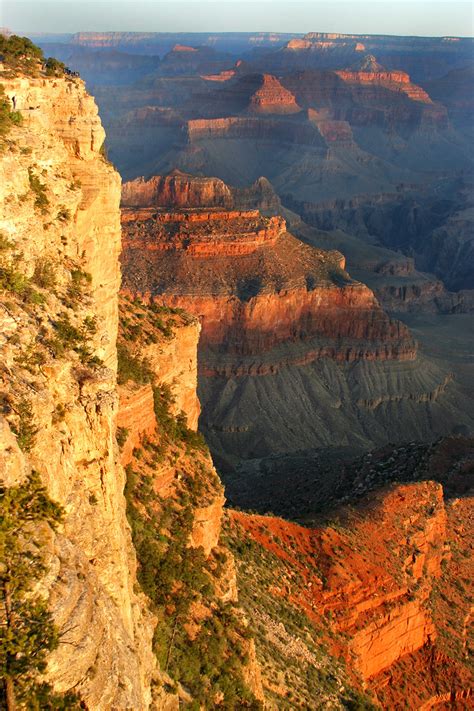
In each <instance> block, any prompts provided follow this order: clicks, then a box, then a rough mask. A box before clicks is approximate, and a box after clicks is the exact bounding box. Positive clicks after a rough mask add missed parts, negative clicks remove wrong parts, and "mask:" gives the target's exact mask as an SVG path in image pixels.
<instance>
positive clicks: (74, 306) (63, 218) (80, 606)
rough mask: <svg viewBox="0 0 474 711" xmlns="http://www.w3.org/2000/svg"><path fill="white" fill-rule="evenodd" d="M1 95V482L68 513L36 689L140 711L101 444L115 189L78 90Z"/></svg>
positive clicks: (146, 636) (117, 516)
mask: <svg viewBox="0 0 474 711" xmlns="http://www.w3.org/2000/svg"><path fill="white" fill-rule="evenodd" d="M3 82H4V87H5V93H6V95H7V96H8V97H9V98H10V99H12V98H13V97H15V105H16V109H17V110H18V111H19V112H20V114H21V116H22V122H21V124H20V125H19V126H17V127H13V128H12V129H11V131H10V132H9V134H8V136H7V137H6V138H5V139H4V150H3V153H2V155H1V159H0V171H1V184H2V188H1V190H2V203H1V205H2V206H1V213H0V227H1V229H2V235H3V237H4V238H5V239H6V240H7V246H6V248H5V246H4V249H3V252H2V267H3V269H6V270H7V272H6V273H11V274H12V275H14V274H17V275H18V274H21V275H22V276H21V277H19V276H17V279H20V280H21V279H23V282H21V281H20V282H18V281H17V282H14V283H13V282H9V284H10V285H8V284H7V285H6V287H5V286H4V291H3V292H2V306H1V320H2V328H1V331H2V334H3V335H2V343H1V349H2V357H1V360H2V375H1V379H2V383H1V384H2V393H3V395H2V402H3V408H2V409H3V411H2V433H3V434H2V440H3V441H2V446H3V447H7V449H9V450H10V452H11V453H12V455H13V456H14V457H15V461H16V463H17V464H16V466H14V467H11V466H8V465H7V466H5V462H3V463H2V464H3V466H2V472H1V476H2V479H3V481H4V482H5V483H6V484H7V485H11V484H14V483H17V482H18V481H20V480H21V479H22V477H23V476H24V475H25V473H26V472H28V471H30V470H31V469H35V470H36V471H37V472H38V473H39V474H40V477H41V480H42V482H43V483H44V484H45V485H46V487H47V489H48V492H49V494H50V496H51V497H52V498H53V499H55V500H56V501H58V502H59V503H60V504H61V505H62V506H63V507H64V509H65V512H66V513H65V519H64V523H63V524H62V525H61V526H60V528H59V529H58V531H57V533H56V534H55V535H54V536H52V538H51V541H50V545H49V547H48V551H47V570H48V573H47V576H46V578H45V579H44V581H43V583H42V590H43V593H44V594H45V595H46V596H47V598H48V600H49V605H50V608H51V611H52V614H53V617H54V621H55V623H56V624H57V625H58V628H59V632H60V635H61V636H60V640H61V641H60V644H59V647H58V649H57V650H56V651H55V652H53V654H52V655H51V658H50V660H49V665H48V680H50V681H51V683H52V684H53V685H54V687H55V689H56V690H58V691H66V690H71V689H73V688H74V690H75V691H76V692H77V693H79V694H80V696H81V698H83V699H84V701H85V702H86V703H87V705H88V706H90V707H92V708H96V709H109V708H112V707H115V708H130V707H133V708H137V709H139V708H146V707H147V706H148V704H149V702H150V683H151V677H152V675H153V673H154V671H153V670H154V667H155V661H154V659H153V655H152V653H151V637H152V634H153V627H154V624H153V619H152V617H151V615H150V613H149V612H148V611H147V604H146V602H145V600H144V597H143V595H141V594H140V593H138V592H136V590H135V585H136V579H135V570H136V560H135V553H134V550H133V547H132V543H131V538H130V531H129V527H128V523H127V519H126V515H125V500H124V497H123V493H122V492H123V486H124V482H125V479H124V473H123V470H122V469H121V467H120V466H119V465H118V462H117V448H116V443H115V420H116V416H117V409H118V399H117V393H116V368H117V352H116V345H115V342H116V334H117V323H118V308H117V307H118V288H119V283H120V269H119V262H118V255H119V251H120V222H119V211H118V206H119V199H120V179H119V176H118V174H117V173H116V172H115V170H114V169H113V168H112V166H111V165H109V164H108V163H107V161H106V160H104V158H103V157H102V155H101V147H102V144H103V141H104V137H105V134H104V131H103V129H102V126H101V124H100V120H99V118H98V115H97V107H96V106H95V104H94V101H93V99H92V98H91V97H90V96H89V95H88V94H87V93H86V92H85V89H84V84H83V82H82V81H81V80H79V79H76V78H74V79H70V78H67V77H53V78H46V77H44V76H41V74H40V75H39V76H37V77H36V78H34V77H29V76H28V77H27V76H17V77H15V78H11V79H4V80H3ZM12 278H13V276H12ZM15 283H16V284H17V286H16V287H15V286H14V284H15ZM19 283H23V284H24V287H23V288H21V287H20V286H18V284H19ZM35 294H36V296H35ZM25 418H26V419H25ZM27 420H28V422H29V423H30V425H31V431H30V437H29V439H28V440H27V441H26V442H25V440H24V439H23V440H22V439H21V438H20V439H19V441H18V444H19V445H20V447H22V448H23V449H22V451H20V449H19V448H18V444H17V443H16V442H15V439H14V438H13V436H12V434H11V432H12V431H13V432H16V433H17V434H18V433H20V434H21V432H22V431H23V429H24V427H25V422H26V421H27Z"/></svg>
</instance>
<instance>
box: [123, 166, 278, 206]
mask: <svg viewBox="0 0 474 711" xmlns="http://www.w3.org/2000/svg"><path fill="white" fill-rule="evenodd" d="M122 206H123V207H160V208H163V207H172V208H197V207H225V208H235V209H237V210H251V209H253V208H258V209H259V210H262V211H265V212H266V213H267V212H278V211H279V210H280V211H281V204H280V200H279V198H278V196H277V194H276V192H275V190H274V189H273V187H272V185H271V183H270V182H269V181H268V180H267V179H266V178H264V177H260V178H258V179H257V180H256V181H255V182H254V183H253V185H250V186H249V187H245V188H242V187H231V186H229V185H226V183H224V181H223V180H219V178H206V177H200V176H195V175H190V174H189V173H183V172H182V171H180V170H173V171H171V173H169V174H168V175H165V176H159V175H156V176H153V177H152V178H150V179H149V180H145V178H143V177H142V178H137V179H136V180H131V181H129V182H126V183H124V184H123V186H122Z"/></svg>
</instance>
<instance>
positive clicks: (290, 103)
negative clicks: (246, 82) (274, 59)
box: [248, 74, 301, 114]
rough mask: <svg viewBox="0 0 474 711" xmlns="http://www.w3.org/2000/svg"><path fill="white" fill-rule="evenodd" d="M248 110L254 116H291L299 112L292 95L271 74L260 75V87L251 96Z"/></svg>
mask: <svg viewBox="0 0 474 711" xmlns="http://www.w3.org/2000/svg"><path fill="white" fill-rule="evenodd" d="M248 110H249V112H250V113H255V114H292V113H297V112H298V111H301V109H300V107H299V106H298V104H297V103H296V100H295V97H294V96H293V94H292V93H291V92H290V91H288V89H285V88H284V87H283V86H282V84H281V83H280V82H279V81H278V79H277V78H276V77H274V76H271V74H263V75H262V83H261V86H260V88H259V89H258V90H257V91H256V92H255V93H254V94H253V95H252V97H251V99H250V105H249V109H248Z"/></svg>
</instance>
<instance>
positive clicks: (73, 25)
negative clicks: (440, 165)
mask: <svg viewBox="0 0 474 711" xmlns="http://www.w3.org/2000/svg"><path fill="white" fill-rule="evenodd" d="M0 26H3V27H7V28H9V29H10V30H12V31H13V32H16V33H20V34H37V33H42V32H44V33H56V32H58V33H68V32H80V31H82V32H85V31H100V32H104V31H129V32H132V31H133V32H144V31H145V32H263V31H265V32H294V33H305V32H341V33H355V34H391V35H422V36H445V35H448V36H463V37H465V36H473V34H474V28H473V4H472V2H464V1H458V0H451V1H449V0H448V1H446V0H391V1H390V0H332V1H323V2H319V1H318V0H312V1H309V0H304V1H300V0H218V1H217V0H167V1H166V2H164V1H162V0H94V1H92V0H0Z"/></svg>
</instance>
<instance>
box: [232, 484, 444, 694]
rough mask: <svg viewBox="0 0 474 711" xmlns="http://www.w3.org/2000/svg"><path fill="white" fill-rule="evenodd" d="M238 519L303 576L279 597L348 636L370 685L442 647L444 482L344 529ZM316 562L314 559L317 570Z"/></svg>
mask: <svg viewBox="0 0 474 711" xmlns="http://www.w3.org/2000/svg"><path fill="white" fill-rule="evenodd" d="M231 521H232V522H235V523H234V525H237V526H239V527H241V529H242V530H243V532H245V533H244V537H245V536H248V537H250V538H251V539H253V540H254V541H256V542H258V544H259V545H263V546H265V547H267V548H268V549H269V550H271V552H272V553H273V555H275V556H276V557H277V558H280V559H281V560H283V561H285V562H286V563H290V569H293V570H294V575H291V574H290V575H289V576H287V577H286V578H285V579H284V580H282V581H281V584H280V586H279V589H276V588H273V594H277V595H281V596H284V597H286V598H287V599H288V600H290V601H291V604H292V605H293V606H295V607H296V608H299V609H301V610H303V611H304V613H305V614H306V615H307V617H308V618H309V619H310V620H311V621H312V623H313V624H314V625H315V626H316V627H318V626H319V625H320V624H321V622H322V621H323V620H324V621H325V622H324V624H325V625H329V626H330V628H331V629H332V631H333V633H334V634H336V635H339V634H340V635H342V636H341V638H340V639H341V640H345V642H344V644H345V646H346V654H347V658H348V659H350V658H352V659H353V662H352V663H353V664H354V666H355V668H356V669H357V670H358V671H359V673H360V674H361V675H362V677H363V678H364V679H366V680H368V679H370V678H372V677H373V676H375V675H376V674H378V673H379V672H380V671H382V670H383V669H386V668H388V667H390V666H391V665H392V664H394V663H395V662H396V661H397V660H398V659H400V658H402V657H403V656H404V655H405V654H408V653H411V652H413V651H415V650H417V649H420V648H422V647H423V646H424V645H425V644H426V643H428V642H434V640H435V638H436V630H435V626H434V623H433V619H432V616H431V614H430V611H429V607H428V605H427V602H428V598H429V595H430V591H431V590H432V587H433V585H434V584H435V581H436V579H437V578H439V577H440V575H441V562H442V560H443V555H444V554H443V547H444V543H445V540H446V511H445V508H444V504H443V497H442V489H441V487H440V486H439V485H438V484H434V483H432V482H429V483H424V484H412V485H400V486H398V487H397V486H395V487H392V489H391V490H389V491H388V492H386V493H385V494H378V495H376V496H375V497H374V496H373V497H372V499H371V500H369V501H368V502H366V503H365V504H364V505H363V507H362V508H361V509H360V510H359V512H358V515H357V516H354V518H352V517H351V516H350V515H349V517H348V519H347V520H345V519H343V522H341V524H340V526H339V527H338V528H331V525H330V524H329V525H328V526H327V527H324V528H322V529H310V528H302V527H298V526H297V525H295V524H289V523H287V522H284V521H283V520H281V519H275V518H273V519H272V518H271V517H270V518H265V517H259V516H249V515H247V514H244V513H237V512H232V514H231ZM356 521H357V523H356ZM354 526H355V528H354ZM373 536H375V538H373ZM389 541H390V542H391V543H390V545H389ZM305 560H306V561H307V562H305ZM309 560H312V561H314V564H313V565H314V566H315V567H313V569H312V571H311V568H310V566H309V563H308V562H309ZM298 576H302V579H301V583H298V582H297V581H298Z"/></svg>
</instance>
